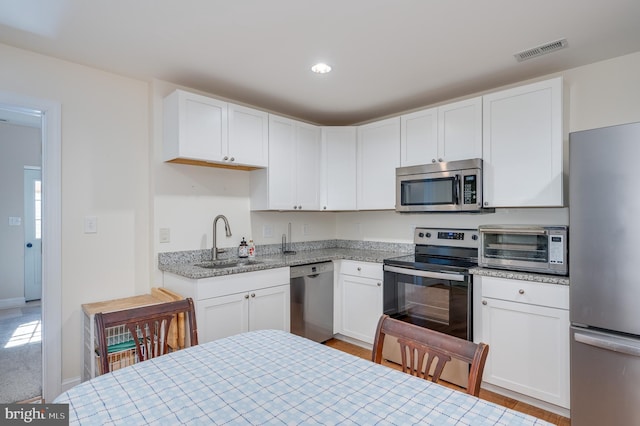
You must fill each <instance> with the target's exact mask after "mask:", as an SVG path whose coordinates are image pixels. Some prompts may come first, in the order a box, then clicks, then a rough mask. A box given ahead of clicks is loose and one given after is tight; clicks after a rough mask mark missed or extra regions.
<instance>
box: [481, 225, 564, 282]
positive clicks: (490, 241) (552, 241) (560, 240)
mask: <svg viewBox="0 0 640 426" xmlns="http://www.w3.org/2000/svg"><path fill="white" fill-rule="evenodd" d="M478 230H479V233H480V250H479V259H478V265H479V266H481V267H486V268H500V269H511V270H516V271H527V272H537V273H541V274H554V275H568V274H569V256H568V247H569V245H568V243H569V242H568V231H569V229H568V227H567V226H534V225H482V226H480V227H479V228H478Z"/></svg>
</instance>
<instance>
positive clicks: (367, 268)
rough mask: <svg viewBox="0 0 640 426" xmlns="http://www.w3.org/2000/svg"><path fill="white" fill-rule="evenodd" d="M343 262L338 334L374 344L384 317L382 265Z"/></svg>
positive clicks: (339, 291)
mask: <svg viewBox="0 0 640 426" xmlns="http://www.w3.org/2000/svg"><path fill="white" fill-rule="evenodd" d="M339 263H340V267H339V270H340V273H339V278H338V282H337V284H336V286H337V288H336V291H335V294H336V300H335V304H336V309H335V312H336V327H334V328H335V332H336V333H339V334H342V335H344V336H347V337H350V338H353V339H357V340H360V341H362V342H365V343H368V344H373V340H374V338H375V332H376V327H377V325H378V320H379V319H380V316H381V315H382V279H383V272H382V264H378V263H370V262H356V261H350V260H343V261H341V262H339Z"/></svg>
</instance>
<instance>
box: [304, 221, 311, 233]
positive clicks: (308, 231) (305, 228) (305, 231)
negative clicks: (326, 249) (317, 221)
mask: <svg viewBox="0 0 640 426" xmlns="http://www.w3.org/2000/svg"><path fill="white" fill-rule="evenodd" d="M302 235H311V225H309V224H308V223H305V224H303V225H302Z"/></svg>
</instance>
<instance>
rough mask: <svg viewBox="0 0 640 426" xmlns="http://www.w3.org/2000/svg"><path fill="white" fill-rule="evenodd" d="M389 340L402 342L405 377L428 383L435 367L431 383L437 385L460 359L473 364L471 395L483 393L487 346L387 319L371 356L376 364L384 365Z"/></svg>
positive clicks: (381, 322) (383, 321)
mask: <svg viewBox="0 0 640 426" xmlns="http://www.w3.org/2000/svg"><path fill="white" fill-rule="evenodd" d="M385 336H393V337H395V338H397V339H398V344H399V345H400V354H401V363H402V364H401V366H402V371H404V372H405V373H409V374H411V375H413V376H417V377H422V378H424V379H427V380H428V379H429V372H430V370H431V369H432V366H434V365H435V367H433V373H432V376H431V381H433V382H437V381H438V380H440V376H441V374H442V370H443V369H444V366H445V365H446V363H447V362H449V361H451V359H452V358H455V359H459V360H461V361H464V362H466V363H468V364H470V369H469V384H468V386H467V393H468V394H470V395H474V396H478V394H479V393H480V384H481V382H482V373H483V371H484V364H485V362H486V360H487V354H488V353H489V346H488V345H487V344H485V343H477V344H476V343H473V342H469V341H467V340H464V339H461V338H459V337H455V336H450V335H448V334H444V333H440V332H438V331H434V330H430V329H428V328H424V327H419V326H417V325H414V324H410V323H406V322H403V321H399V320H396V319H393V318H391V317H389V316H388V315H383V316H382V317H380V320H379V321H378V328H377V330H376V337H375V341H374V343H373V351H372V354H371V359H372V361H373V362H375V363H378V364H380V363H381V362H382V347H383V345H384V341H385ZM425 358H426V364H425ZM434 363H435V364H434ZM423 367H424V369H423Z"/></svg>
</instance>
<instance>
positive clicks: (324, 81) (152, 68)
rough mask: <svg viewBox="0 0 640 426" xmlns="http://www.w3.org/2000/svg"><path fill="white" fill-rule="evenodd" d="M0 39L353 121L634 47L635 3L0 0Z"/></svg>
mask: <svg viewBox="0 0 640 426" xmlns="http://www.w3.org/2000/svg"><path fill="white" fill-rule="evenodd" d="M562 38H566V39H567V41H568V47H566V48H564V49H561V50H558V51H555V52H553V53H550V54H547V55H544V56H539V57H535V58H532V59H529V60H526V61H523V62H518V61H517V60H516V59H515V58H514V54H515V53H517V52H519V51H522V50H526V49H529V48H532V47H535V46H538V45H541V44H545V43H548V42H552V41H556V40H558V39H562ZM0 42H1V43H5V44H8V45H12V46H16V47H19V48H23V49H28V50H31V51H35V52H39V53H43V54H46V55H50V56H54V57H57V58H62V59H65V60H69V61H73V62H76V63H80V64H85V65H88V66H92V67H96V68H100V69H103V70H107V71H111V72H114V73H118V74H122V75H127V76H131V77H134V78H138V79H144V80H150V79H153V78H157V79H160V80H164V81H169V82H172V83H176V84H180V85H184V86H187V87H190V88H193V89H197V90H201V91H205V92H208V93H212V94H216V95H218V96H220V97H224V98H228V99H233V100H235V101H237V102H239V103H244V104H249V105H253V106H255V107H258V108H261V109H266V110H270V111H274V112H278V113H281V114H285V115H289V116H293V117H296V118H299V119H302V120H305V121H310V122H313V123H317V124H325V125H346V124H355V123H360V122H364V121H368V120H372V119H375V118H380V117H383V116H386V115H390V114H396V113H399V112H403V111H408V110H411V109H415V108H418V107H421V106H425V105H430V104H434V103H438V102H443V101H447V100H450V99H454V98H456V97H461V96H465V95H469V94H472V93H477V92H481V91H485V90H490V89H492V88H495V87H498V86H502V85H506V84H511V83H515V82H518V81H522V80H526V79H529V78H535V77H538V76H542V75H546V74H550V73H553V72H557V71H561V70H564V69H569V68H574V67H577V66H581V65H585V64H589V63H593V62H597V61H601V60H604V59H608V58H612V57H616V56H621V55H625V54H628V53H633V52H638V51H640V1H638V0H607V1H603V0H450V1H445V0H323V1H316V0H306V1H305V0H268V1H267V0H235V1H234V0H226V1H224V0H181V1H176V0H135V1H131V0H92V1H83V0H50V1H42V0H20V1H15V0H0ZM316 62H326V63H328V64H329V65H331V66H332V67H333V71H332V72H330V73H328V74H314V73H312V72H311V71H310V68H311V66H312V65H313V64H315V63H316Z"/></svg>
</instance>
